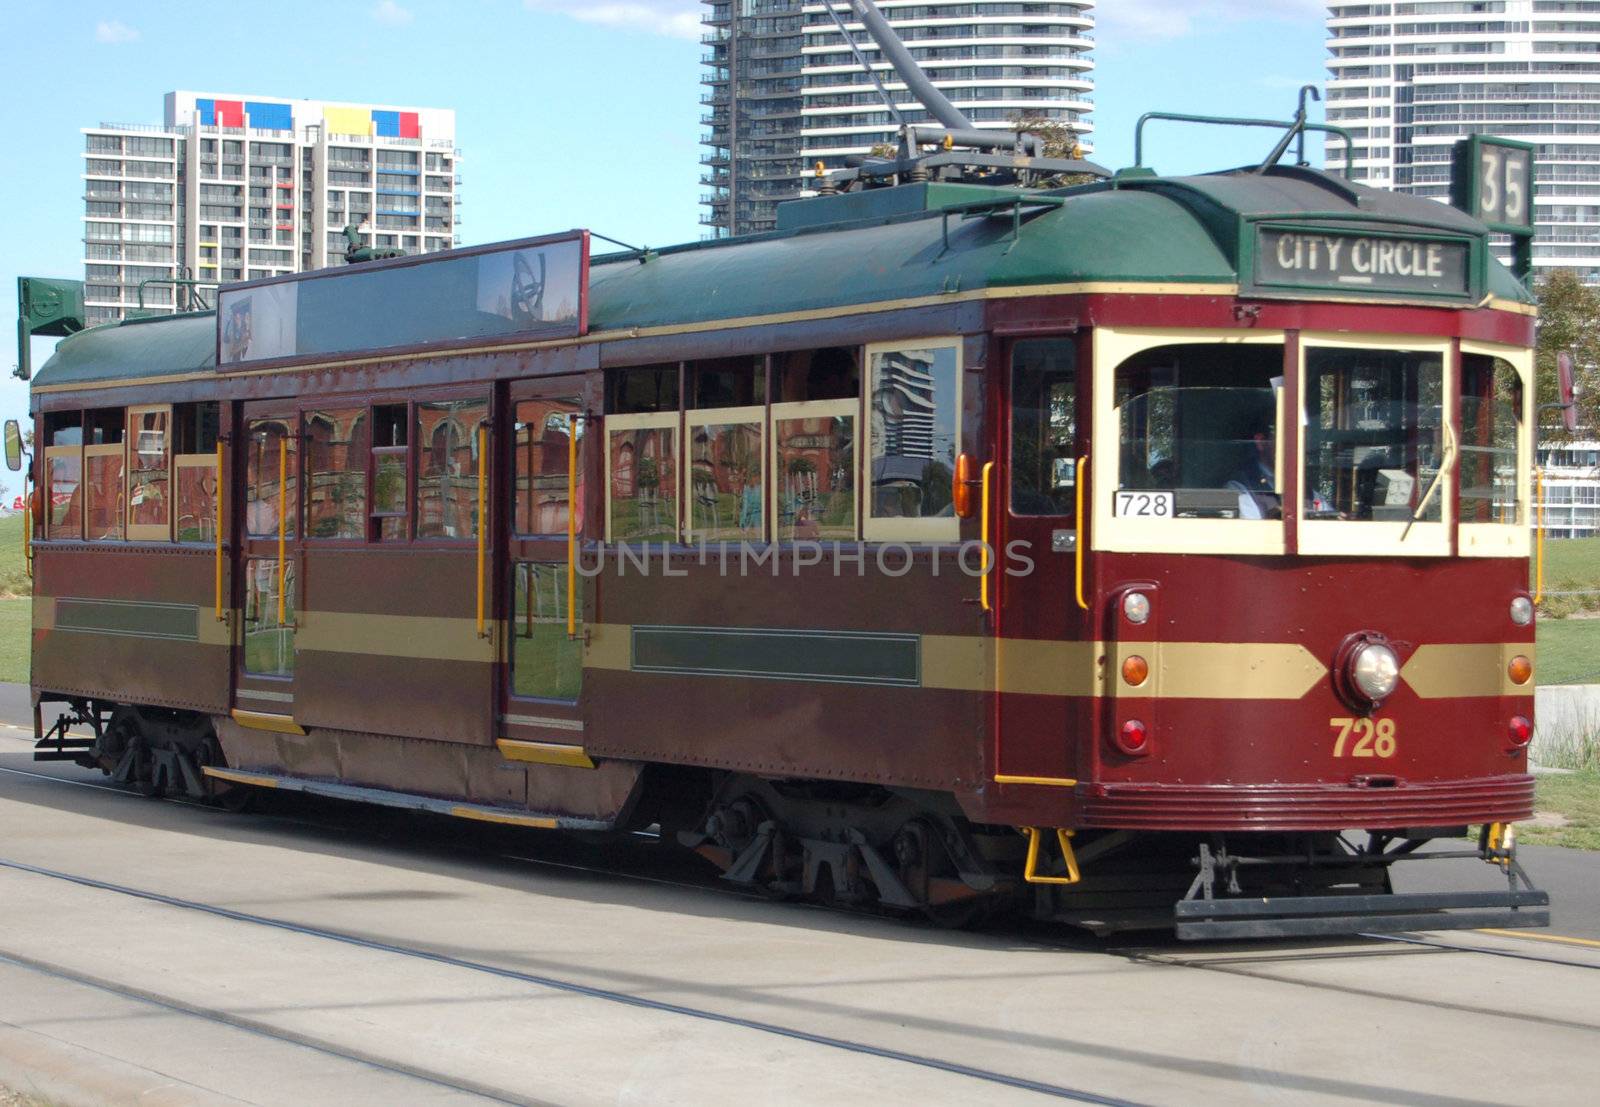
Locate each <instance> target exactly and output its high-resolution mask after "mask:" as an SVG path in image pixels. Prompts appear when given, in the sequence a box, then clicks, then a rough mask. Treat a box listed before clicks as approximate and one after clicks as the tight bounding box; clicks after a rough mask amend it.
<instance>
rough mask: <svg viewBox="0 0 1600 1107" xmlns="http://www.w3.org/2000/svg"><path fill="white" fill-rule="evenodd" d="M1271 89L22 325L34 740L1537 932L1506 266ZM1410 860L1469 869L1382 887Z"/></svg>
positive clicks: (1079, 920)
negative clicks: (1142, 165)
mask: <svg viewBox="0 0 1600 1107" xmlns="http://www.w3.org/2000/svg"><path fill="white" fill-rule="evenodd" d="M1303 125H1304V119H1303V115H1302V117H1301V118H1300V119H1299V121H1298V124H1297V127H1291V128H1289V130H1288V132H1287V133H1286V135H1285V138H1284V141H1283V142H1282V143H1280V144H1279V147H1278V149H1277V150H1275V151H1274V154H1273V155H1272V156H1271V157H1270V158H1269V159H1268V161H1267V162H1266V163H1264V164H1262V165H1259V166H1251V167H1248V168H1245V169H1241V170H1233V171H1227V172H1221V173H1214V174H1208V175H1201V176H1190V177H1162V176H1158V175H1156V174H1154V173H1152V172H1150V171H1148V170H1142V169H1136V170H1132V171H1123V172H1121V173H1118V174H1116V175H1115V176H1108V177H1106V178H1104V179H1096V180H1093V181H1092V182H1091V183H1087V184H1080V185H1072V186H1067V187H1045V188H1030V187H1022V184H1021V183H1013V184H1010V185H1002V184H995V183H992V181H993V180H994V178H995V174H996V172H997V170H996V165H997V163H999V162H1001V161H1004V160H1006V159H1005V158H1002V157H1001V156H1000V155H995V154H982V155H971V154H962V153H960V152H959V151H952V150H951V149H950V146H951V144H950V143H948V142H947V143H943V144H942V145H936V146H935V149H934V152H933V153H931V154H928V153H926V152H925V151H920V152H917V156H916V157H914V158H909V159H908V158H902V159H898V160H895V159H890V160H888V161H886V162H885V163H883V164H879V165H876V166H874V165H867V166H863V167H857V168H854V169H851V170H847V171H843V172H839V173H831V174H829V175H828V178H827V179H828V180H829V181H831V182H832V183H833V187H830V188H824V189H822V190H821V191H823V192H824V193H825V194H823V195H818V196H816V197H814V198H811V199H807V200H801V201H795V202H792V203H789V204H786V205H784V206H782V207H781V208H780V209H779V228H778V229H777V230H776V231H774V232H771V233H767V234H761V235H753V236H747V237H742V238H734V239H727V240H717V241H708V242H699V243H692V244H688V245H683V246H676V247H670V248H665V249H659V250H623V251H620V252H613V253H609V254H596V255H594V256H591V252H590V247H591V242H592V239H591V236H590V234H589V233H588V232H584V231H577V232H572V233H569V234H562V235H555V236H546V237H541V238H533V239H526V240H521V241H516V242H510V243H503V244H497V245H493V246H485V247H477V248H472V249H464V250H456V251H450V252H446V253H443V254H432V255H426V256H421V257H406V258H397V259H390V260H377V261H368V262H363V263H361V264H356V265H350V266H347V267H343V268H339V269H330V270H322V271H317V272H312V273H305V274H297V275H295V276H292V277H285V278H279V279H272V280H265V281H252V282H247V283H244V284H238V285H228V286H224V287H223V288H222V289H221V290H220V292H219V293H218V295H217V302H216V305H215V308H214V310H206V311H195V312H191V313H186V314H180V315H176V316H168V317H162V318H150V319H130V320H127V321H124V322H121V323H118V324H112V325H107V326H101V327H96V328H92V329H89V330H84V331H82V332H81V333H76V334H72V335H71V337H68V338H66V339H64V340H63V341H62V342H61V343H60V345H59V346H58V348H57V350H56V351H55V353H54V355H53V356H52V357H51V358H50V360H49V362H48V364H46V365H45V366H43V367H42V369H41V370H40V371H39V373H38V374H37V377H36V379H35V380H34V381H33V386H32V405H33V419H34V443H35V444H36V450H35V453H36V455H37V456H36V457H34V458H32V459H30V461H29V465H30V466H31V471H32V475H33V478H34V479H35V480H36V482H37V486H38V489H39V495H38V496H37V498H36V503H37V508H36V511H35V513H34V517H33V528H32V534H31V543H30V545H31V556H32V565H33V572H34V586H35V599H34V614H33V641H32V649H33V655H32V660H33V669H32V686H33V695H34V700H35V703H36V705H37V714H36V730H37V737H38V752H37V756H39V757H41V758H45V759H64V760H75V761H79V762H81V763H83V764H86V765H91V766H95V767H98V768H101V769H103V770H105V771H106V772H107V773H108V774H110V775H111V776H112V777H113V778H114V779H116V780H117V781H119V782H123V783H126V784H128V785H130V786H133V787H138V788H141V789H143V790H145V791H147V792H150V793H161V792H167V793H184V794H188V795H191V796H201V797H207V798H215V799H218V800H226V801H232V800H233V799H236V798H238V797H239V796H241V795H244V794H248V793H249V792H250V791H251V790H255V789H262V788H276V789H288V790H296V791H302V792H308V793H314V794H318V795H324V796H332V797H338V798H344V799H350V800H357V801H362V802H369V803H378V804H389V805H396V806H400V807H406V808H413V809H419V810H427V811H435V812H439V813H442V814H445V815H451V816H457V817H462V818H468V819H477V820H486V821H490V822H495V823H504V824H512V825H521V826H529V827H538V828H546V829H571V830H585V831H626V830H630V829H637V828H642V827H651V826H655V827H659V828H661V830H662V832H663V833H664V834H668V835H676V836H677V837H678V838H679V839H680V840H681V841H682V842H683V843H684V844H685V845H686V846H688V847H690V848H693V849H696V850H698V851H700V852H701V853H702V854H703V855H704V856H705V857H707V858H708V859H709V860H710V861H711V862H712V863H714V864H715V865H716V866H717V867H718V869H719V870H720V871H721V872H722V874H723V875H724V877H725V878H726V879H728V880H730V881H734V882H739V883H742V884H748V885H755V886H759V887H763V888H767V889H770V890H772V891H773V892H775V893H779V894H785V895H794V896H810V897H815V898H817V899H821V900H824V901H828V902H835V903H845V904H852V905H858V906H863V907H872V908H876V909H884V910H890V911H898V912H905V913H912V914H922V915H927V916H931V917H934V918H937V919H941V920H944V921H956V922H960V921H965V920H968V919H972V918H976V917H981V916H983V915H984V914H986V913H988V912H990V911H992V910H995V909H1000V908H1007V909H1017V910H1024V911H1028V912H1032V913H1033V914H1035V915H1037V916H1039V917H1041V918H1045V919H1053V920H1060V921H1062V922H1064V923H1071V924H1075V925H1081V926H1088V927H1091V928H1094V929H1097V930H1113V929H1117V928H1121V927H1128V926H1142V925H1151V924H1152V923H1154V924H1157V925H1164V926H1169V927H1175V928H1176V930H1177V932H1178V934H1179V935H1180V936H1181V937H1185V938H1218V937H1260V936H1274V935H1285V934H1330V933H1344V932H1369V931H1375V930H1386V929H1387V930H1401V929H1415V928H1427V929H1435V928H1443V927H1455V926H1484V925H1516V926H1534V925H1543V924H1545V923H1546V922H1547V921H1548V912H1547V907H1546V905H1547V902H1548V901H1547V899H1546V897H1545V894H1544V893H1543V892H1541V891H1539V890H1537V889H1535V888H1533V887H1532V885H1531V884H1530V883H1529V882H1528V880H1527V878H1526V876H1525V875H1524V874H1523V873H1522V870H1521V869H1520V867H1519V866H1518V865H1517V862H1516V858H1515V842H1514V839H1513V835H1512V831H1511V824H1512V823H1514V822H1515V821H1516V820H1518V819H1521V818H1525V817H1527V816H1528V815H1530V814H1531V811H1532V802H1533V780H1532V777H1531V776H1530V775H1529V771H1528V763H1527V746H1528V742H1529V739H1530V737H1531V733H1532V722H1531V720H1532V718H1533V702H1534V701H1533V687H1534V680H1533V676H1534V628H1533V604H1532V598H1531V596H1530V592H1529V589H1528V561H1529V556H1530V542H1531V537H1530V534H1531V527H1530V524H1531V518H1530V495H1529V493H1530V485H1531V458H1532V445H1533V434H1534V417H1535V407H1534V380H1533V367H1534V361H1533V350H1532V346H1533V333H1534V307H1533V302H1532V298H1531V296H1530V295H1529V292H1528V290H1527V289H1526V287H1525V286H1524V285H1523V283H1521V282H1520V281H1519V280H1518V279H1516V277H1515V276H1514V275H1513V273H1512V272H1511V271H1509V270H1508V269H1507V268H1505V267H1504V266H1502V265H1501V264H1500V263H1499V262H1498V261H1496V260H1495V258H1494V256H1493V253H1492V251H1491V243H1490V227H1489V226H1487V225H1486V224H1485V223H1483V222H1480V221H1478V219H1476V218H1473V217H1472V216H1469V215H1467V214H1465V213H1464V212H1462V211H1459V210H1456V209H1454V208H1451V207H1447V206H1445V205H1442V204H1438V203H1434V202H1432V201H1428V200H1422V199H1417V198H1413V197H1408V196H1402V195H1396V194H1392V193H1388V192H1384V191H1378V190H1374V189H1370V188H1367V187H1364V186H1362V185H1360V184H1358V183H1355V182H1352V181H1350V180H1347V179H1345V178H1343V177H1341V176H1339V175H1336V174H1333V173H1328V172H1323V171H1319V170H1315V169H1312V168H1308V167H1306V166H1303V165H1290V164H1282V163H1281V162H1280V155H1281V154H1282V153H1283V151H1284V150H1285V149H1286V147H1287V143H1288V141H1289V136H1290V134H1292V133H1294V132H1295V130H1296V129H1298V127H1303ZM911 142H912V145H913V147H915V144H916V136H912V140H911ZM1473 142H1474V156H1476V154H1477V153H1478V152H1480V151H1479V143H1478V140H1473ZM1502 152H1504V153H1506V154H1507V158H1506V159H1504V160H1502V161H1500V162H1498V163H1494V164H1493V165H1491V168H1493V169H1494V171H1495V172H1496V173H1499V174H1501V176H1500V177H1498V178H1496V179H1495V180H1496V182H1497V184H1498V186H1499V187H1497V188H1496V189H1495V194H1496V198H1497V199H1498V200H1499V201H1500V202H1501V203H1502V204H1504V202H1505V199H1506V197H1505V193H1506V191H1507V190H1506V188H1505V187H1504V186H1505V185H1506V184H1507V183H1508V182H1511V181H1512V180H1513V179H1514V177H1513V176H1512V175H1511V174H1513V173H1514V168H1515V165H1516V164H1517V163H1516V157H1517V151H1516V149H1515V148H1512V147H1507V148H1506V150H1505V151H1502ZM1008 157H1009V158H1010V166H1011V172H1012V174H1013V177H1012V180H1013V181H1014V182H1021V181H1022V180H1023V179H1024V178H1026V177H1027V175H1028V174H1030V173H1047V172H1048V173H1057V172H1060V171H1062V170H1064V169H1065V170H1073V171H1081V170H1084V169H1085V168H1086V166H1087V163H1083V162H1079V161H1064V162H1060V163H1059V164H1058V163H1057V162H1052V161H1050V159H1040V158H1037V157H1036V156H1033V155H1030V154H1028V152H1027V151H1023V152H1021V153H1020V154H1018V153H1015V152H1013V153H1012V154H1011V155H1008ZM1483 164H1485V163H1484V162H1482V160H1481V159H1479V161H1478V163H1477V166H1469V168H1472V169H1473V171H1474V172H1476V171H1477V167H1479V166H1481V165H1483ZM974 167H975V168H974ZM1089 168H1092V167H1089ZM1526 168H1527V165H1526V164H1524V165H1523V169H1524V170H1525V169H1526ZM1522 180H1523V181H1524V182H1526V180H1527V178H1526V177H1523V178H1522ZM975 182H976V183H975ZM1473 195H1474V196H1475V197H1480V198H1481V197H1483V196H1486V195H1487V193H1486V192H1485V191H1483V190H1482V188H1481V187H1480V188H1479V189H1478V190H1477V191H1475V192H1474V193H1473ZM1498 215H1499V216H1500V219H1499V222H1500V223H1505V222H1507V221H1508V220H1509V221H1510V222H1515V221H1516V220H1515V218H1514V217H1516V216H1517V215H1518V213H1517V212H1516V211H1510V210H1507V209H1505V208H1504V207H1503V208H1502V209H1501V210H1500V211H1499V212H1498ZM1530 226H1531V224H1530ZM1501 229H1504V228H1503V227H1502V228H1501ZM39 288H40V289H41V292H40V295H41V296H43V295H44V292H43V289H44V285H42V284H40V285H39ZM55 291H56V292H57V293H58V294H59V292H60V289H59V288H57V289H55ZM65 302H66V306H65V307H61V306H60V305H59V304H58V308H59V310H56V311H55V313H54V314H53V315H52V314H51V311H50V310H47V309H45V308H40V309H39V310H36V311H34V312H33V313H32V314H31V315H30V314H28V313H27V312H25V318H32V319H35V320H36V321H37V320H39V319H45V322H46V323H47V324H49V325H55V326H59V327H63V329H67V330H70V329H72V327H71V326H70V316H71V309H70V296H68V297H66V301H65ZM27 307H28V305H26V304H25V308H27ZM46 317H49V318H46ZM64 321H65V325H64ZM19 439H20V436H19V435H18V434H17V433H16V432H15V431H13V432H12V434H11V435H10V436H9V444H10V445H11V446H12V447H13V452H16V451H17V449H19V448H20V441H19ZM1469 828H1472V832H1475V835H1476V836H1475V837H1469ZM1452 843H1453V844H1452ZM1424 846H1426V847H1429V848H1426V849H1424V848H1422V847H1424ZM83 848H84V849H86V850H92V849H93V848H94V845H93V843H92V842H85V843H84V844H83ZM1449 856H1453V857H1458V858H1463V860H1461V861H1460V863H1461V864H1467V863H1469V859H1471V858H1476V859H1478V860H1479V861H1485V862H1488V863H1490V865H1492V866H1494V869H1495V872H1493V873H1492V874H1486V875H1491V876H1492V880H1491V885H1492V886H1491V887H1490V889H1489V890H1487V891H1483V892H1472V893H1451V894H1436V893H1427V894H1424V893H1405V892H1396V891H1395V888H1394V884H1393V882H1392V879H1391V873H1392V871H1393V870H1394V869H1395V868H1396V867H1397V866H1399V865H1401V864H1402V863H1408V864H1409V863H1417V862H1420V861H1421V860H1422V859H1425V858H1432V859H1435V860H1437V859H1439V858H1441V857H1449ZM1495 882H1498V883H1495Z"/></svg>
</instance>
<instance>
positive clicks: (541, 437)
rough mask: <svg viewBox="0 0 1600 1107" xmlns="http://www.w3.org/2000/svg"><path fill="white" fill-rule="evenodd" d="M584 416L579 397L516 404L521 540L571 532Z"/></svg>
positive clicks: (579, 487) (516, 510)
mask: <svg viewBox="0 0 1600 1107" xmlns="http://www.w3.org/2000/svg"><path fill="white" fill-rule="evenodd" d="M582 412H583V404H582V402H581V401H579V399H578V398H577V397H576V396H573V397H567V398H562V399H549V400H523V401H522V402H520V403H519V404H517V419H516V427H515V431H516V445H515V450H516V456H517V463H516V487H515V490H514V493H513V495H514V496H515V500H516V502H515V503H514V504H513V505H512V515H511V518H512V527H513V530H514V531H515V532H516V533H517V534H565V533H566V532H567V512H568V510H569V504H568V503H567V491H568V488H567V485H568V480H567V477H568V472H569V470H568V465H567V463H568V460H569V458H570V455H571V451H572V447H573V442H572V438H573V436H574V435H576V436H577V439H578V441H577V447H578V449H579V450H582V448H583V424H584V420H582V419H579V418H577V416H579V415H581V414H582ZM583 471H584V466H583V464H582V463H581V462H580V463H579V465H578V472H577V481H576V483H575V488H574V490H575V491H576V493H577V496H576V499H577V504H578V517H577V519H576V520H575V523H576V527H577V529H578V530H579V531H582V530H583ZM530 572H533V570H530ZM564 617H565V616H563V618H564Z"/></svg>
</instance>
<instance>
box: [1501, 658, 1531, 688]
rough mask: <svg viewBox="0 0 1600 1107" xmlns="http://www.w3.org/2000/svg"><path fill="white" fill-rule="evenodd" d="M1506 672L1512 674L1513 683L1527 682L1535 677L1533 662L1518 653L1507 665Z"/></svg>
mask: <svg viewBox="0 0 1600 1107" xmlns="http://www.w3.org/2000/svg"><path fill="white" fill-rule="evenodd" d="M1506 672H1507V673H1509V674H1510V675H1511V682H1512V683H1513V684H1526V683H1528V681H1530V680H1532V679H1533V662H1531V661H1529V660H1528V659H1527V658H1526V657H1523V656H1522V655H1521V654H1518V655H1517V656H1516V657H1513V658H1512V659H1511V664H1510V665H1507V666H1506Z"/></svg>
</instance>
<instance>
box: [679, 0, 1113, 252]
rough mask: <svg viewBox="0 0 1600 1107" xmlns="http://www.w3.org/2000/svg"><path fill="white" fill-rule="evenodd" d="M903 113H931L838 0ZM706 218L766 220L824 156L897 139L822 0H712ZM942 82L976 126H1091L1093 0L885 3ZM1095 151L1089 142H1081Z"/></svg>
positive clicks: (761, 225)
mask: <svg viewBox="0 0 1600 1107" xmlns="http://www.w3.org/2000/svg"><path fill="white" fill-rule="evenodd" d="M829 2H831V3H832V5H833V10H834V11H835V12H836V13H838V16H839V18H840V19H841V20H842V21H843V22H844V24H845V26H846V27H847V28H849V31H850V35H851V37H852V38H853V39H854V40H855V42H856V44H857V45H858V46H859V47H860V49H861V52H862V54H863V56H864V57H865V58H866V60H867V63H868V64H869V65H870V66H871V67H872V70H873V72H874V73H875V74H876V75H877V77H878V79H879V80H880V81H882V83H883V84H884V86H885V87H886V88H887V89H888V91H889V92H890V94H891V95H892V97H893V99H894V101H895V103H896V106H897V107H898V108H899V109H900V111H901V114H902V115H903V117H904V118H905V120H906V121H907V122H911V123H916V122H923V121H926V120H927V118H928V116H927V113H926V112H924V111H923V110H922V109H921V107H919V106H917V105H916V104H915V103H914V101H913V100H912V98H911V97H910V95H909V94H908V93H907V92H906V89H905V85H904V84H903V83H902V82H901V81H899V80H898V79H897V78H896V76H895V73H894V70H893V67H892V66H890V64H889V62H888V61H887V60H886V59H885V58H884V57H883V56H882V54H881V52H880V51H879V50H878V48H877V46H876V44H875V43H873V41H872V39H871V37H870V36H869V35H868V34H867V33H866V31H865V30H864V29H863V28H862V26H861V24H860V23H859V22H858V21H857V20H856V19H855V18H854V16H853V13H852V12H851V10H850V8H849V6H848V5H847V4H846V3H844V2H843V0H829ZM705 3H706V5H707V11H706V14H705V18H704V23H705V26H706V28H707V30H706V33H705V35H704V36H703V39H702V41H703V42H704V43H705V45H706V53H705V55H704V58H703V61H704V63H705V66H706V72H705V75H704V77H703V78H702V83H703V84H704V85H705V86H706V92H705V94H704V95H703V96H702V97H701V103H702V104H703V105H705V108H706V114H705V115H704V116H703V117H702V119H701V122H702V123H703V124H705V126H706V127H708V128H709V133H708V134H707V135H706V137H705V138H704V139H703V140H702V141H703V143H704V145H705V146H706V147H708V150H707V151H706V153H705V154H704V155H703V156H702V157H701V159H700V160H701V164H702V165H703V166H704V168H705V172H704V175H703V176H702V177H701V183H702V185H704V186H705V187H706V188H707V189H708V190H709V191H707V192H706V193H704V194H703V197H702V202H703V203H704V205H705V207H706V211H705V213H704V214H703V215H702V217H701V220H700V221H701V223H703V224H705V225H706V226H707V227H710V228H712V233H713V234H716V235H719V236H720V235H728V234H746V233H750V232H754V231H763V230H769V229H771V227H772V226H773V223H774V220H775V218H776V208H777V205H778V204H779V203H780V202H782V201H784V200H791V199H795V198H797V197H800V196H802V195H806V194H807V193H806V189H807V175H808V174H809V173H811V172H812V171H813V170H814V169H815V166H816V163H817V162H819V161H820V162H822V163H823V164H824V165H825V166H827V167H829V168H837V167H839V166H842V165H843V164H844V159H845V158H846V157H847V156H849V155H852V154H867V153H870V152H871V151H872V148H873V147H874V146H877V145H880V144H890V145H892V144H894V143H895V142H896V139H897V132H896V124H895V122H894V120H893V117H892V116H891V115H890V113H889V110H888V108H887V107H886V106H885V105H884V102H883V97H882V96H881V95H880V94H879V92H878V90H877V89H876V88H875V87H874V84H873V81H872V78H871V77H869V76H868V75H867V73H866V72H865V71H864V70H863V68H862V66H861V63H860V62H859V61H858V60H857V58H856V56H855V54H854V53H853V52H852V51H851V50H850V48H849V45H848V44H847V43H846V42H845V40H844V36H843V35H841V34H840V33H839V28H838V24H836V23H835V22H834V20H833V18H832V17H831V16H830V15H829V14H828V8H827V7H826V6H825V5H824V4H823V3H822V2H821V0H817V2H809V3H808V2H805V0H705ZM878 6H879V7H880V8H881V9H882V10H883V14H884V16H885V17H886V18H887V19H888V20H889V22H890V23H891V24H893V26H894V28H895V30H896V31H897V32H899V35H900V37H901V38H902V39H904V40H905V42H906V45H907V46H908V47H909V49H910V51H911V55H912V57H914V58H915V59H916V60H917V62H918V63H919V64H920V65H921V66H922V68H923V69H924V70H926V71H927V73H928V76H929V77H931V78H932V80H933V83H934V84H935V86H937V87H938V88H939V89H940V91H942V92H943V93H944V94H945V95H946V96H947V97H949V98H950V100H951V101H952V102H954V103H955V105H956V106H957V107H958V108H960V109H961V110H962V111H963V112H964V113H965V114H966V115H967V116H968V118H970V119H971V120H972V121H973V122H974V123H975V124H977V125H978V126H980V127H989V128H995V129H998V130H1002V131H1004V130H1010V129H1011V127H1012V124H1013V122H1014V121H1015V120H1017V119H1019V118H1041V117H1042V118H1046V119H1053V120H1058V121H1059V122H1061V123H1062V124H1064V125H1065V126H1066V127H1068V128H1069V129H1070V130H1072V131H1073V132H1075V133H1077V134H1079V135H1087V134H1088V133H1089V132H1090V130H1091V129H1092V128H1091V125H1090V124H1089V122H1088V120H1087V116H1088V114H1089V112H1090V110H1091V109H1092V106H1093V105H1092V101H1091V99H1090V93H1091V92H1092V91H1093V88H1094V81H1093V77H1092V71H1093V68H1094V62H1093V61H1092V60H1091V59H1090V57H1089V53H1090V50H1091V49H1092V48H1093V45H1094V43H1093V35H1092V33H1091V32H1092V30H1093V27H1094V16H1093V8H1094V2H1093V0H1076V2H1073V3H1065V4H1061V3H1032V2H1019V0H879V5H878ZM1085 148H1086V149H1087V148H1088V146H1087V144H1085Z"/></svg>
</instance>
